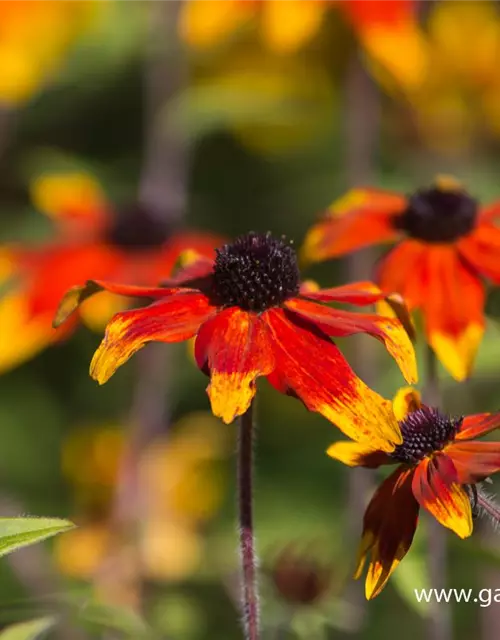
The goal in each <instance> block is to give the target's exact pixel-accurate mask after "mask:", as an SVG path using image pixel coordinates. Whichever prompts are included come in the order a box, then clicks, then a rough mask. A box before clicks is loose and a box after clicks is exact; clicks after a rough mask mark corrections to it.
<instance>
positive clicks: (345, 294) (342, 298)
mask: <svg viewBox="0 0 500 640" xmlns="http://www.w3.org/2000/svg"><path fill="white" fill-rule="evenodd" d="M301 294H302V295H303V296H304V297H305V298H310V299H311V300H320V301H321V302H342V303H348V304H355V305H359V306H363V305H367V304H374V303H375V302H378V301H379V300H383V299H384V298H386V297H387V293H384V292H382V291H381V290H380V289H379V288H378V287H377V285H376V284H374V283H373V282H370V281H368V280H365V281H363V282H352V283H350V284H344V285H342V286H340V287H332V288H331V289H320V290H319V291H311V292H307V291H302V290H301Z"/></svg>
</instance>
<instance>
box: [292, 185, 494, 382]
mask: <svg viewBox="0 0 500 640" xmlns="http://www.w3.org/2000/svg"><path fill="white" fill-rule="evenodd" d="M499 213H500V206H499V204H498V203H495V204H492V205H489V206H486V207H484V208H481V207H480V206H479V204H478V202H477V201H476V200H475V199H474V198H472V197H471V196H470V195H469V194H468V193H467V192H466V191H465V189H463V188H462V187H461V186H460V185H459V184H458V183H457V182H456V181H455V180H454V179H453V178H450V177H446V176H441V177H439V178H438V179H437V180H436V182H435V184H434V185H433V186H431V187H430V188H429V189H419V190H418V191H416V192H415V193H414V194H412V195H411V196H409V197H405V196H403V195H401V194H397V193H391V192H388V191H381V190H375V189H355V190H353V191H351V192H350V193H348V194H347V196H345V197H344V198H342V199H341V200H339V201H337V202H335V203H334V204H333V205H332V207H331V208H330V211H329V213H328V214H327V216H326V217H325V218H324V219H323V220H322V221H320V222H319V223H318V224H316V225H315V226H314V227H313V228H312V229H311V230H310V231H309V234H308V236H307V238H306V242H305V246H304V249H303V255H304V258H305V259H306V260H310V261H320V260H325V259H327V258H333V257H338V256H342V255H345V254H347V253H349V252H351V251H355V250H356V249H360V248H362V247H366V246H369V245H372V244H375V243H377V242H392V241H399V242H398V244H397V245H396V247H394V249H392V250H391V251H389V253H388V254H387V255H386V256H385V257H384V258H383V259H382V261H381V262H380V264H379V266H378V268H377V277H376V280H377V282H378V283H379V285H380V286H381V288H382V289H386V290H389V291H395V292H398V293H400V294H401V295H402V296H403V297H404V299H405V302H406V303H407V304H408V307H409V308H410V309H420V310H421V311H422V314H423V316H424V320H425V332H426V336H427V340H428V342H429V344H430V345H431V346H432V348H433V349H434V351H435V352H436V354H437V356H438V357H439V359H440V360H441V361H442V363H443V364H444V366H445V367H446V368H447V369H448V371H449V372H450V373H451V375H452V376H453V377H454V378H455V379H457V380H463V379H465V378H466V377H467V376H468V375H469V374H470V372H471V369H472V367H473V363H474V358H475V355H476V351H477V348H478V346H479V344H480V342H481V338H482V335H483V332H484V299H485V291H484V284H483V278H488V279H490V280H492V281H493V282H494V283H495V284H500V229H499V228H497V227H496V226H495V225H494V219H495V217H496V216H497V215H498V214H499Z"/></svg>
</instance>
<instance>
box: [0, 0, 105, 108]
mask: <svg viewBox="0 0 500 640" xmlns="http://www.w3.org/2000/svg"><path fill="white" fill-rule="evenodd" d="M99 4H100V3H98V2H94V1H93V0H84V1H83V2H82V1H76V2H75V1H74V0H37V2H31V1H30V0H0V103H3V104H6V105H9V106H12V105H16V104H19V103H22V102H24V101H26V100H28V99H29V98H30V97H31V96H32V95H33V94H34V93H35V92H36V91H38V90H39V88H40V86H42V85H43V84H44V83H45V82H46V81H47V79H48V78H49V77H50V76H51V75H52V74H53V73H54V72H55V71H57V69H58V67H59V66H60V65H61V62H62V61H63V60H64V58H65V56H66V55H67V52H68V50H69V49H70V47H71V45H73V44H74V42H75V41H76V40H77V39H78V37H79V36H81V34H82V32H84V31H85V29H87V28H88V26H89V24H91V22H92V21H93V20H94V19H95V17H96V15H97V12H98V11H100V10H101V8H100V7H99Z"/></svg>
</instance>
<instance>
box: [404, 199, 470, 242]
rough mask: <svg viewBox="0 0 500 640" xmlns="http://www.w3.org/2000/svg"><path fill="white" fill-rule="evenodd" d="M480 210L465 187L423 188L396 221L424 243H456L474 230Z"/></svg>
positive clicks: (409, 233) (410, 234)
mask: <svg viewBox="0 0 500 640" xmlns="http://www.w3.org/2000/svg"><path fill="white" fill-rule="evenodd" d="M477 210H478V206H477V202H476V200H474V198H472V197H471V196H470V195H469V194H468V193H467V192H466V191H464V190H463V189H440V188H439V187H432V188H431V189H420V190H419V191H416V192H415V193H414V194H413V195H411V196H410V197H409V199H408V207H407V208H406V210H405V211H404V213H403V214H402V215H400V216H397V217H396V218H395V219H394V224H395V226H396V227H397V228H398V229H401V230H402V231H405V232H406V233H407V234H408V235H409V236H411V237H412V238H416V239H418V240H423V241H424V242H454V241H455V240H457V239H458V238H460V237H461V236H465V235H467V234H468V233H470V232H471V231H472V230H473V229H474V227H475V225H476V219H477Z"/></svg>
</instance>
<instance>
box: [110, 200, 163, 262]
mask: <svg viewBox="0 0 500 640" xmlns="http://www.w3.org/2000/svg"><path fill="white" fill-rule="evenodd" d="M169 235H170V230H169V228H168V225H166V224H165V223H164V222H163V221H162V220H161V217H160V216H156V215H155V214H154V212H153V211H149V210H148V209H146V208H145V207H142V206H141V205H139V204H136V205H133V206H131V207H129V208H127V209H124V210H120V211H119V212H118V213H117V215H116V218H115V219H114V220H113V222H112V223H111V226H110V227H109V229H108V232H107V234H106V240H107V241H108V242H109V243H110V244H113V245H115V246H118V247H120V248H121V249H123V250H124V251H129V252H140V251H146V250H148V249H152V248H155V247H160V246H161V245H162V244H163V243H164V242H165V241H166V240H167V238H168V236H169Z"/></svg>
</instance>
